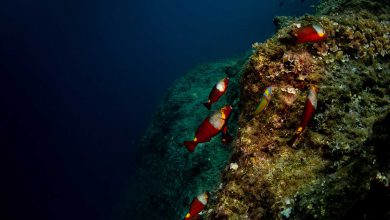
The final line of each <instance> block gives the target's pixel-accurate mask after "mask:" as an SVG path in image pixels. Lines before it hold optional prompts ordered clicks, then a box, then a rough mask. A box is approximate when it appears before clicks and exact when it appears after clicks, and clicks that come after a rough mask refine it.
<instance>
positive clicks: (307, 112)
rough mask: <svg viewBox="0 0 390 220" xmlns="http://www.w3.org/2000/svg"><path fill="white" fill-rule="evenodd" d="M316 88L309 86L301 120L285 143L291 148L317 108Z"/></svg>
mask: <svg viewBox="0 0 390 220" xmlns="http://www.w3.org/2000/svg"><path fill="white" fill-rule="evenodd" d="M317 90H318V89H317V87H315V86H310V89H309V94H308V95H307V99H306V103H305V109H304V110H303V119H302V121H301V124H300V125H299V127H298V128H297V129H296V130H295V134H294V135H293V137H292V138H291V139H290V140H289V141H288V142H287V144H288V145H289V146H293V145H294V143H295V141H296V140H297V139H298V138H299V136H301V134H302V132H303V130H305V128H306V126H307V125H308V124H309V122H310V120H311V118H312V117H313V114H314V112H315V110H316V108H317Z"/></svg>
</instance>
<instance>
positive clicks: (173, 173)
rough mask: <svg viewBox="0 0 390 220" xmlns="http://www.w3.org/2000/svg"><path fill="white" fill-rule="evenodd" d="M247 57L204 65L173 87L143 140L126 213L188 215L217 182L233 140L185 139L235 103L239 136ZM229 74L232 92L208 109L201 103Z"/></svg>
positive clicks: (234, 122) (154, 216) (129, 216)
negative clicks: (191, 145)
mask: <svg viewBox="0 0 390 220" xmlns="http://www.w3.org/2000/svg"><path fill="white" fill-rule="evenodd" d="M247 57H248V56H246V58H244V59H242V58H240V59H229V60H220V61H216V62H212V63H207V64H204V65H199V66H197V67H195V68H194V69H192V70H191V71H189V72H188V73H187V74H186V75H184V76H183V77H182V78H180V79H178V80H177V81H176V82H175V83H174V85H173V86H172V88H170V89H169V90H168V92H167V94H166V95H165V97H164V99H163V100H162V102H161V104H160V105H159V107H158V108H157V111H156V114H155V115H154V117H153V121H152V123H151V125H150V126H149V128H148V130H147V132H146V134H145V135H144V137H143V138H142V141H141V144H140V146H139V152H138V154H137V155H138V156H139V158H138V164H139V165H138V166H139V167H140V169H139V170H138V173H137V176H136V181H135V185H134V186H133V189H132V190H131V191H130V192H129V193H128V195H127V196H126V197H127V199H128V200H130V201H128V202H127V203H126V205H127V206H126V208H125V211H124V213H122V215H121V219H183V218H184V216H185V214H186V213H187V211H188V208H189V205H190V204H191V200H192V199H193V198H194V197H195V196H197V195H199V194H200V193H202V192H204V191H213V190H215V189H216V188H217V187H218V184H219V183H220V180H221V174H222V169H223V168H224V167H225V165H226V163H227V161H228V160H229V157H230V155H231V146H229V145H223V144H222V143H221V135H220V134H219V135H217V136H216V137H214V138H213V139H212V140H211V141H210V142H208V143H203V144H199V145H198V146H197V147H196V149H195V151H194V152H193V153H189V152H188V151H187V149H186V147H185V146H184V145H183V142H184V141H186V140H192V139H193V138H194V133H195V131H196V129H197V128H198V126H199V125H200V123H201V122H202V121H203V120H204V119H205V118H206V117H207V115H208V114H210V113H211V112H212V111H215V110H217V109H219V108H221V107H222V106H224V105H226V104H230V105H232V106H233V113H232V116H231V117H230V120H229V122H228V125H229V133H230V134H231V135H233V136H235V133H236V129H237V120H238V111H237V109H238V107H237V103H238V97H239V88H238V79H239V78H240V74H241V70H242V66H243V65H244V62H245V61H246V60H247ZM224 77H230V83H229V87H228V91H227V94H225V95H224V96H222V97H221V98H220V100H218V102H217V103H214V104H213V106H212V111H209V110H208V109H206V108H205V107H204V106H203V104H202V103H204V102H206V101H207V99H208V95H209V93H210V91H211V89H212V88H213V86H214V85H215V84H216V83H217V82H218V81H219V80H221V79H223V78H224Z"/></svg>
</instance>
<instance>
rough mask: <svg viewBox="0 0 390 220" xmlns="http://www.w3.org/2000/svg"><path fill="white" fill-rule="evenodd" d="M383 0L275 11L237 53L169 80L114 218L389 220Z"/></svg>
mask: <svg viewBox="0 0 390 220" xmlns="http://www.w3.org/2000/svg"><path fill="white" fill-rule="evenodd" d="M389 3H390V1H387V0H323V1H320V2H318V3H317V4H316V5H315V11H314V12H313V13H310V14H305V15H302V16H296V17H291V16H290V17H288V16H277V17H275V18H274V20H273V22H274V24H275V25H276V27H277V30H276V32H275V34H273V35H272V36H271V37H269V38H268V39H266V40H264V41H262V42H253V44H252V50H251V51H248V53H246V54H245V55H243V56H240V57H234V58H230V59H224V60H218V61H214V62H209V63H205V64H202V65H198V66H196V67H194V68H192V69H191V70H190V71H188V72H187V73H186V74H185V75H184V76H182V77H181V78H179V79H177V81H175V83H174V85H173V86H172V87H171V88H170V89H169V90H168V92H167V93H166V94H165V96H164V99H163V101H161V102H160V105H159V106H158V108H157V110H156V113H155V115H154V117H153V121H152V123H151V124H150V126H149V128H148V130H147V132H146V133H145V135H144V136H143V138H142V141H141V143H140V146H139V149H138V156H139V157H138V161H139V166H140V169H139V170H138V171H137V176H136V178H137V179H136V181H135V183H136V184H135V185H134V186H133V189H132V190H130V191H129V192H128V195H127V196H128V198H129V200H128V203H127V204H129V205H128V207H127V210H126V209H125V210H126V211H125V212H124V213H123V214H122V218H121V219H234V220H236V219H237V220H240V219H254V220H255V219H390V185H389V178H390V145H389V144H388V143H389V141H390V140H389V134H390V130H389V126H390V114H389V113H390V99H389V94H390V72H389V71H390V70H389V58H390V54H389V53H390V47H389V43H390V42H389V37H390V35H389V34H390V32H389V31H390V20H389V19H390V5H389ZM283 4H285V3H284V2H283V1H281V2H280V5H281V6H283ZM137 183H138V184H137Z"/></svg>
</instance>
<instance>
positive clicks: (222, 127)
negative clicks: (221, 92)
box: [184, 105, 232, 152]
mask: <svg viewBox="0 0 390 220" xmlns="http://www.w3.org/2000/svg"><path fill="white" fill-rule="evenodd" d="M231 112H232V107H231V106H230V105H227V106H225V107H223V108H221V109H220V110H217V111H215V112H213V113H212V114H210V115H209V116H208V117H207V118H206V119H205V120H204V121H203V122H202V124H200V126H199V127H198V130H197V131H196V133H195V137H194V139H193V140H192V141H185V142H184V145H185V146H186V147H187V149H188V151H189V152H193V151H194V150H195V147H196V146H197V145H198V144H199V143H204V142H209V141H210V140H211V138H212V137H214V136H215V135H217V134H218V133H219V132H222V133H223V135H222V143H224V144H227V143H229V142H230V141H231V140H232V137H231V136H230V135H229V134H228V133H227V131H228V126H227V121H228V120H229V116H230V113H231Z"/></svg>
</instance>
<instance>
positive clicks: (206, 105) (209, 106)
mask: <svg viewBox="0 0 390 220" xmlns="http://www.w3.org/2000/svg"><path fill="white" fill-rule="evenodd" d="M203 105H204V106H205V107H206V108H207V109H208V110H210V109H211V102H210V100H208V101H207V102H205V103H203Z"/></svg>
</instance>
